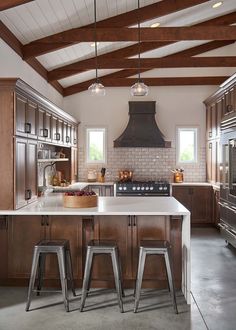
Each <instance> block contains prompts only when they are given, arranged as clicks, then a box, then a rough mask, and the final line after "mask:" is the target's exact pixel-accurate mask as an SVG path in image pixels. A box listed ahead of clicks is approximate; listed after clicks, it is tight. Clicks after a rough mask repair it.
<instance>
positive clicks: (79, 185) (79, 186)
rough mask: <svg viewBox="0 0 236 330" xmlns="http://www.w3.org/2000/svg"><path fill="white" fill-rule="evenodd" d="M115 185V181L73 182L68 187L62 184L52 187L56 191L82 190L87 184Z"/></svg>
mask: <svg viewBox="0 0 236 330" xmlns="http://www.w3.org/2000/svg"><path fill="white" fill-rule="evenodd" d="M113 185H114V182H98V181H96V182H76V183H73V184H71V185H69V186H67V187H60V186H54V187H52V189H53V190H54V191H57V190H59V191H63V190H65V191H69V190H82V189H84V188H85V187H87V186H102V187H105V186H113Z"/></svg>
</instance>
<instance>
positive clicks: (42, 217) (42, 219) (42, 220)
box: [41, 215, 45, 226]
mask: <svg viewBox="0 0 236 330" xmlns="http://www.w3.org/2000/svg"><path fill="white" fill-rule="evenodd" d="M44 222H45V221H44V215H42V216H41V226H44Z"/></svg>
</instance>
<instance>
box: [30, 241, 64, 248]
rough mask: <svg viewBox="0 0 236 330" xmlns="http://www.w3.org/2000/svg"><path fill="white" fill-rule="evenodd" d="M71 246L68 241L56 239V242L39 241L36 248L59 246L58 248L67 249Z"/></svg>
mask: <svg viewBox="0 0 236 330" xmlns="http://www.w3.org/2000/svg"><path fill="white" fill-rule="evenodd" d="M68 245H69V241H68V240H66V239H54V240H49V239H43V240H41V241H39V242H38V243H37V244H36V245H35V246H40V247H42V246H49V247H51V246H58V247H66V246H68Z"/></svg>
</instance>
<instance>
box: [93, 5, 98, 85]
mask: <svg viewBox="0 0 236 330" xmlns="http://www.w3.org/2000/svg"><path fill="white" fill-rule="evenodd" d="M94 43H95V66H96V82H98V49H97V4H96V0H94Z"/></svg>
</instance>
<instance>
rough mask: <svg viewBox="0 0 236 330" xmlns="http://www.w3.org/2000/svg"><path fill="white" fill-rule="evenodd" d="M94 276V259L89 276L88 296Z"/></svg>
mask: <svg viewBox="0 0 236 330" xmlns="http://www.w3.org/2000/svg"><path fill="white" fill-rule="evenodd" d="M92 274H93V259H92V263H91V269H90V274H89V281H88V289H87V296H88V294H89V291H90V288H91V282H92Z"/></svg>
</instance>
